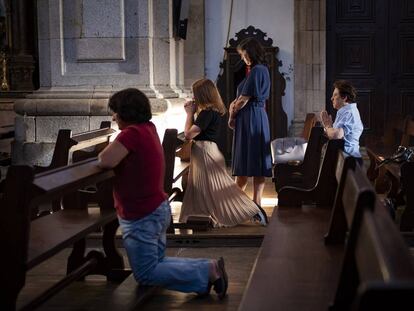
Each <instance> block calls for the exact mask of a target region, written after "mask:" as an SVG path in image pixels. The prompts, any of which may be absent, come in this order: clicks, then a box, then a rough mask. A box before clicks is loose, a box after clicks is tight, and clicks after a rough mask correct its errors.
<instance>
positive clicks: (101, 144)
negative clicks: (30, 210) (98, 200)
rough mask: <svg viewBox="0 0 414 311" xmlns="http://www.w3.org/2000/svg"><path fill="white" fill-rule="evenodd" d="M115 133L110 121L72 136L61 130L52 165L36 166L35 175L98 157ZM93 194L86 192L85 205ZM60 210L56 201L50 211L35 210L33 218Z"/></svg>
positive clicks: (68, 132)
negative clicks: (97, 127)
mask: <svg viewBox="0 0 414 311" xmlns="http://www.w3.org/2000/svg"><path fill="white" fill-rule="evenodd" d="M114 133H115V130H114V129H112V128H111V122H110V121H103V122H101V125H100V128H99V129H96V130H91V131H88V132H83V133H78V134H72V131H71V130H67V129H61V130H59V132H58V136H57V139H56V145H55V148H54V151H53V156H52V161H51V163H50V164H49V165H48V166H35V173H40V172H46V171H48V170H51V169H54V168H58V167H62V166H65V165H68V164H70V163H75V162H79V161H82V160H85V159H88V158H93V157H96V156H97V155H98V154H99V152H101V151H102V150H103V149H104V148H105V147H106V146H107V145H108V144H109V141H110V138H111V136H112V135H113V134H114ZM93 192H94V191H89V192H84V195H83V198H84V204H87V202H88V201H91V200H93ZM88 197H89V198H88ZM60 209H61V202H60V201H54V202H52V206H51V208H50V210H43V211H37V212H36V210H34V213H35V214H33V215H32V217H38V216H43V215H47V214H49V213H50V212H53V211H58V210H60Z"/></svg>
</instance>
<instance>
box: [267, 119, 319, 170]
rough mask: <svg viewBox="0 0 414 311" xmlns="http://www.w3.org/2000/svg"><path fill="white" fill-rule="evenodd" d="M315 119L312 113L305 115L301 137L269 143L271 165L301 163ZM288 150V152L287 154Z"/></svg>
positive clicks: (280, 139) (285, 138)
mask: <svg viewBox="0 0 414 311" xmlns="http://www.w3.org/2000/svg"><path fill="white" fill-rule="evenodd" d="M316 122H317V118H316V116H315V114H314V113H308V114H306V118H305V123H304V127H303V131H302V134H301V136H299V137H283V138H276V139H274V140H272V142H271V143H270V147H271V151H272V158H273V163H274V164H276V163H288V162H293V161H299V162H303V159H304V155H305V152H306V147H307V144H308V142H309V138H310V134H311V130H312V128H313V127H314V126H315V124H316ZM288 150H289V152H288Z"/></svg>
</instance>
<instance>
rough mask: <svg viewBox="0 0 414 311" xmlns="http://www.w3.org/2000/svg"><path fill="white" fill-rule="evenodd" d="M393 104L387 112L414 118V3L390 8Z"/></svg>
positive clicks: (400, 1)
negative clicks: (410, 115)
mask: <svg viewBox="0 0 414 311" xmlns="http://www.w3.org/2000/svg"><path fill="white" fill-rule="evenodd" d="M390 8H391V9H390V11H391V12H392V14H391V16H390V19H389V20H390V27H389V32H390V63H389V64H390V77H389V78H390V81H389V83H390V101H389V106H388V107H387V108H388V112H392V111H397V112H400V113H403V114H412V115H414V1H412V0H393V1H391V4H390Z"/></svg>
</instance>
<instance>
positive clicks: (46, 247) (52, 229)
mask: <svg viewBox="0 0 414 311" xmlns="http://www.w3.org/2000/svg"><path fill="white" fill-rule="evenodd" d="M114 220H116V215H115V213H114V211H113V210H106V211H105V210H104V211H101V210H100V209H99V208H96V209H94V210H93V211H83V210H82V211H79V210H63V211H60V212H58V213H53V214H52V215H49V216H48V217H40V218H37V219H35V220H33V221H32V223H31V224H30V240H29V251H28V258H27V269H31V268H32V267H34V266H36V265H38V264H39V263H41V262H42V261H45V260H46V259H48V258H50V257H52V256H53V255H55V254H57V253H58V252H60V251H61V250H63V249H65V248H67V247H71V246H72V245H73V244H74V243H75V242H76V241H78V240H79V239H81V238H83V237H85V236H86V235H88V234H89V233H92V232H95V231H96V229H97V228H101V227H103V226H105V225H106V224H108V223H110V222H111V221H114Z"/></svg>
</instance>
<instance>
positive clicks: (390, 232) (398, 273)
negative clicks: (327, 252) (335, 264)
mask: <svg viewBox="0 0 414 311" xmlns="http://www.w3.org/2000/svg"><path fill="white" fill-rule="evenodd" d="M343 204H344V207H345V216H346V220H347V223H348V226H349V227H350V232H349V237H348V241H347V245H346V251H345V256H344V261H343V267H342V272H341V276H340V281H339V284H338V289H337V293H336V297H335V301H334V308H335V309H336V308H338V309H341V310H349V309H350V308H351V307H352V308H353V310H374V309H372V308H373V307H375V306H378V305H381V304H379V301H381V303H383V304H387V305H388V306H389V307H392V306H394V307H396V306H398V305H399V304H400V302H401V301H405V302H406V303H407V302H408V303H411V304H412V302H409V297H410V296H411V297H412V295H413V293H414V264H413V260H412V257H411V255H410V253H409V251H408V248H407V246H406V244H405V242H404V241H403V239H402V237H401V235H400V233H399V232H398V230H397V228H396V226H395V224H394V223H393V222H392V220H391V218H390V217H389V215H388V213H387V212H386V211H385V209H384V207H383V205H381V203H379V201H378V200H377V198H376V195H375V192H374V189H373V188H372V186H371V184H370V182H369V180H368V179H367V178H366V176H365V174H364V173H363V172H362V170H361V169H360V168H359V167H358V166H357V167H356V168H355V170H354V171H352V170H350V171H349V172H348V174H347V178H346V183H345V189H344V196H343ZM374 298H375V299H374ZM383 306H384V305H383ZM397 309H398V308H397Z"/></svg>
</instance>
